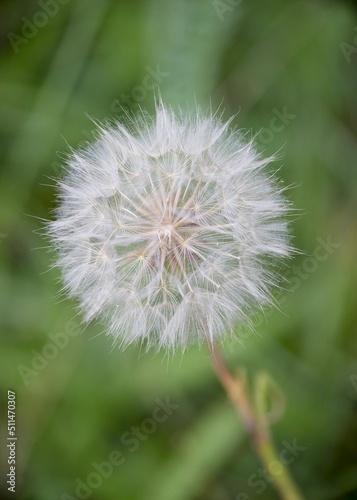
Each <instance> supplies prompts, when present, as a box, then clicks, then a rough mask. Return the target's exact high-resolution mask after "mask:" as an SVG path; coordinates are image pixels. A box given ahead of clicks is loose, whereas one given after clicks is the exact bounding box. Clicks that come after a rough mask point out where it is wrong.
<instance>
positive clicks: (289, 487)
mask: <svg viewBox="0 0 357 500" xmlns="http://www.w3.org/2000/svg"><path fill="white" fill-rule="evenodd" d="M209 349H210V353H211V358H212V362H213V366H214V368H215V371H216V373H217V375H218V378H219V379H220V381H221V384H222V386H223V387H224V389H225V391H226V393H227V395H228V397H229V399H230V400H231V402H232V404H233V406H234V408H235V409H236V411H237V413H238V415H239V416H240V417H241V419H242V422H243V425H244V428H245V430H246V431H247V433H248V434H249V435H250V437H251V441H252V445H253V447H254V448H255V451H256V453H257V455H258V456H259V458H260V460H261V462H262V464H263V465H264V468H265V469H266V470H267V471H268V474H269V475H270V476H271V478H272V479H273V481H272V482H273V483H274V486H275V488H276V490H277V491H278V493H279V495H280V497H281V499H282V500H303V496H302V495H301V493H300V492H299V490H298V488H297V486H296V485H295V483H294V480H293V478H292V476H291V475H290V472H289V470H288V468H287V467H286V464H285V463H283V462H282V460H281V459H280V458H279V456H278V454H277V451H276V449H275V446H274V443H273V440H272V437H271V434H270V432H269V427H268V423H267V419H265V418H264V416H262V415H260V416H258V414H257V412H256V411H255V409H254V406H253V404H252V403H251V400H250V397H249V394H248V390H247V384H246V380H245V378H244V376H242V374H240V375H239V374H238V375H237V376H236V377H234V376H233V375H232V373H231V372H230V371H229V369H228V368H227V365H226V364H225V362H224V360H223V358H222V356H221V353H220V352H219V350H218V349H217V347H216V346H215V345H213V344H210V343H209ZM273 463H274V467H273Z"/></svg>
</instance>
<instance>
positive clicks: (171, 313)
mask: <svg viewBox="0 0 357 500" xmlns="http://www.w3.org/2000/svg"><path fill="white" fill-rule="evenodd" d="M271 160H272V159H271V158H268V159H264V158H262V157H261V156H260V155H259V154H258V153H257V152H256V150H255V148H254V144H253V142H252V141H247V140H246V139H245V138H244V136H243V135H242V134H241V133H240V132H239V131H236V130H233V129H231V128H230V126H229V123H222V122H221V120H220V119H218V118H217V117H216V116H214V115H209V116H208V117H207V116H204V115H203V114H202V113H201V112H199V111H197V112H195V113H192V114H184V113H180V114H175V113H174V112H173V111H172V110H171V109H169V108H166V107H164V106H163V104H162V103H161V104H159V106H158V108H157V110H156V116H155V117H154V118H153V119H152V120H148V119H147V117H143V116H142V117H139V118H138V119H136V120H133V121H132V122H131V124H130V128H128V127H126V126H125V125H123V124H121V123H116V124H115V125H112V126H107V127H101V126H100V127H99V133H98V137H97V138H96V140H95V141H94V143H93V144H91V145H88V146H87V147H86V148H84V149H82V150H80V151H77V152H73V153H72V154H71V155H70V157H69V159H68V162H67V170H66V174H65V177H64V179H63V180H61V181H60V182H59V206H58V208H57V211H56V219H55V220H54V221H52V222H50V223H49V225H48V229H49V234H50V238H51V240H52V242H53V244H54V245H55V247H56V249H57V259H56V265H57V266H58V267H60V268H61V270H62V273H63V282H64V289H65V291H67V292H68V293H69V294H70V295H71V296H73V297H76V298H77V299H78V300H79V307H80V309H81V311H82V313H83V317H84V320H85V321H87V322H88V321H91V320H93V319H94V318H95V319H99V320H101V321H103V322H104V323H105V324H106V331H107V332H108V334H109V335H111V336H112V337H113V339H114V341H115V343H118V344H120V345H121V346H123V347H124V346H126V345H128V344H131V343H133V342H145V343H146V345H147V346H148V347H150V346H152V345H156V346H158V347H159V348H160V347H163V348H167V349H173V348H176V347H183V348H184V347H186V346H187V345H189V344H192V343H200V342H203V341H205V340H209V341H214V340H217V339H218V338H221V337H222V336H224V335H225V334H227V333H229V332H232V331H233V329H234V327H235V325H236V324H237V323H238V322H239V321H247V313H248V312H249V311H250V310H251V308H252V307H253V306H254V305H255V306H263V305H265V304H267V303H269V302H270V301H271V289H272V287H273V286H274V285H275V284H276V283H277V281H278V280H277V275H276V274H275V273H274V266H273V265H272V263H274V262H275V261H276V260H277V259H281V258H284V257H287V256H288V255H289V253H290V247H289V238H288V230H287V222H286V214H287V212H288V211H289V206H288V203H287V201H286V200H285V199H284V197H283V195H282V189H281V188H278V186H277V182H276V180H275V177H274V175H272V174H271V172H267V168H266V167H267V165H268V164H269V163H270V162H271Z"/></svg>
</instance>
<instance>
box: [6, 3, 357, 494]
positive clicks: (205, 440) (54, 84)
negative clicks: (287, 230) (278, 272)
mask: <svg viewBox="0 0 357 500" xmlns="http://www.w3.org/2000/svg"><path fill="white" fill-rule="evenodd" d="M44 5H45V6H47V7H48V8H50V7H49V5H52V9H54V10H52V11H51V12H52V14H51V15H50V14H46V11H45V10H44V9H45V8H44V7H43V6H44ZM47 7H46V8H47ZM1 9H2V15H1V19H2V23H1V28H0V29H1V32H2V36H3V44H2V47H1V62H0V66H1V75H2V76H1V81H0V97H1V99H0V111H1V115H2V119H1V120H0V141H1V146H2V148H1V150H2V153H1V155H2V156H1V159H2V169H1V172H0V176H1V183H0V200H1V213H0V266H1V274H0V290H1V296H2V300H1V304H0V317H1V338H0V346H1V349H0V365H1V367H2V377H1V380H0V401H1V407H0V415H1V417H0V418H1V419H2V422H4V425H5V420H6V419H4V416H5V410H6V408H5V400H6V394H7V390H8V389H13V390H15V391H16V393H17V403H18V410H17V434H18V456H17V459H18V460H17V481H18V483H17V490H18V495H17V498H21V499H23V500H32V499H35V500H48V499H52V498H53V499H55V498H61V499H62V500H63V499H64V498H66V496H65V493H67V495H69V498H71V495H72V497H75V489H76V484H77V483H76V480H77V478H79V479H81V480H82V481H84V482H87V479H88V476H89V475H90V474H91V473H93V472H95V470H96V469H95V467H94V466H93V462H95V463H102V462H103V461H106V462H108V461H109V457H110V454H111V453H112V452H113V450H119V451H121V453H122V454H123V457H124V462H123V463H122V464H120V465H113V464H112V469H113V470H112V472H111V473H110V474H108V477H103V476H101V481H100V483H101V484H100V486H97V487H93V488H91V495H90V498H91V499H92V500H96V499H100V500H112V499H116V500H117V499H123V500H138V499H151V498H155V499H160V500H161V499H162V500H164V499H167V500H174V499H175V500H179V499H180V500H181V499H182V500H184V499H186V500H188V499H195V500H198V499H204V500H225V499H227V500H248V499H249V500H251V499H255V498H256V497H258V496H259V495H258V492H259V488H258V487H257V486H254V480H253V479H252V475H259V469H260V468H261V465H260V464H259V462H258V460H257V458H256V457H255V456H254V453H253V451H252V449H251V447H250V446H249V444H248V440H247V437H246V436H244V434H243V430H242V428H241V424H240V422H239V420H238V418H237V417H236V415H235V413H234V410H233V409H232V408H231V407H230V405H229V404H228V402H227V400H226V398H225V395H224V394H223V390H222V389H221V387H220V386H219V384H218V382H217V381H216V379H215V375H214V373H213V370H212V368H211V366H210V363H209V359H208V355H207V352H206V351H205V350H204V349H201V350H199V349H197V348H192V349H191V350H189V351H188V352H187V353H185V354H183V355H182V354H177V355H175V356H170V358H169V359H168V358H167V357H166V356H165V354H164V353H159V354H155V353H151V352H150V353H144V352H140V351H139V349H137V348H130V349H127V350H126V351H125V352H120V351H118V350H116V349H114V350H111V344H110V342H109V341H108V340H107V339H106V337H105V336H104V335H100V334H101V333H102V327H101V325H95V324H93V325H90V326H88V327H87V328H85V329H84V327H83V326H81V325H80V320H79V318H78V317H77V316H75V314H76V312H75V311H74V309H73V304H72V303H71V302H70V301H69V300H67V299H63V298H62V297H60V296H59V294H58V292H59V288H60V285H59V283H58V281H57V279H58V278H59V276H58V273H57V272H55V271H49V272H47V270H48V268H49V266H50V262H51V255H50V253H49V252H48V251H47V248H46V243H45V242H44V240H43V238H42V237H41V236H40V235H39V234H38V230H39V229H41V227H42V220H43V219H48V218H50V217H51V211H52V209H53V208H54V206H55V190H54V187H53V184H54V183H53V181H52V180H51V178H53V177H57V176H58V175H60V171H61V167H60V165H61V161H62V158H63V155H64V154H66V153H67V152H68V151H69V150H70V148H71V147H74V148H75V147H77V146H78V145H80V144H81V143H83V141H87V140H90V137H91V130H92V129H93V123H92V122H91V120H90V119H89V118H88V115H90V116H91V117H93V118H95V119H99V120H104V121H105V120H113V119H115V118H117V117H119V118H120V119H123V118H124V115H125V112H128V111H130V110H131V111H133V112H135V110H137V109H138V106H142V107H145V108H147V109H149V110H152V109H153V107H154V98H155V95H154V94H155V92H154V91H153V90H152V89H151V84H152V78H153V79H154V83H159V85H160V91H161V94H162V96H163V98H164V99H165V101H167V102H168V103H171V104H172V105H173V106H177V105H181V106H183V107H185V106H192V105H194V103H195V102H197V103H198V104H200V105H202V106H203V107H207V106H209V105H212V108H213V109H216V108H217V107H218V106H219V105H220V104H221V103H223V104H222V108H221V109H222V110H223V111H224V115H225V116H227V117H228V116H230V115H232V114H236V118H235V121H234V123H235V125H236V126H237V127H240V128H243V129H246V130H247V133H248V135H250V134H251V133H253V134H254V135H256V138H257V143H258V145H259V148H260V149H261V150H262V151H264V152H265V154H273V153H275V152H277V151H279V159H278V160H277V162H278V163H277V164H278V166H281V168H280V175H281V177H282V179H283V181H284V183H285V184H286V185H293V187H292V189H291V190H290V191H289V197H290V199H291V201H292V203H293V205H294V206H295V207H296V208H297V209H299V211H300V212H299V215H298V217H296V220H294V222H293V224H292V227H293V233H294V236H295V239H294V244H295V245H296V246H297V247H298V248H300V249H302V251H303V253H302V254H301V255H298V256H297V257H295V258H294V260H292V261H291V266H289V267H287V268H286V269H284V270H283V273H284V276H285V277H286V278H287V280H290V282H287V283H286V285H285V290H284V291H283V292H281V293H278V294H277V301H278V303H279V304H280V309H281V311H278V310H268V311H266V312H265V315H263V314H262V313H260V314H257V316H256V318H255V320H254V324H255V332H254V333H253V332H251V331H250V330H247V331H237V335H238V339H239V342H237V341H235V340H230V341H228V342H227V343H226V344H225V346H224V355H225V357H226V358H227V360H228V362H229V364H230V365H231V366H232V368H234V367H238V366H240V365H244V366H247V368H248V371H249V375H250V378H251V379H252V378H253V377H254V375H255V374H256V373H258V372H260V371H264V370H265V371H267V372H268V373H270V374H271V375H272V377H273V378H274V380H275V381H277V382H278V384H279V386H280V388H281V389H282V390H283V392H284V394H285V398H286V405H287V409H286V413H285V414H284V416H283V417H282V419H281V420H280V421H279V423H277V424H275V425H274V426H273V434H274V440H275V443H276V445H277V448H278V450H279V449H281V448H282V447H283V446H284V444H283V443H284V442H285V441H288V442H292V441H293V440H296V441H297V443H299V445H300V446H302V447H305V448H306V449H305V450H304V451H302V452H301V453H300V454H299V456H298V457H297V458H296V460H294V461H293V462H292V463H291V465H290V468H291V471H292V474H293V476H294V477H295V479H296V481H297V483H298V484H299V485H300V488H301V490H302V491H303V492H304V494H305V495H306V498H311V499H314V500H320V499H321V500H325V499H326V500H328V499H331V500H332V499H350V498H351V499H352V498H356V495H357V474H356V472H357V468H356V463H357V452H356V446H355V443H356V439H357V426H356V423H355V422H356V418H355V417H356V409H357V363H356V350H357V349H356V347H357V342H356V333H357V329H356V324H357V321H356V310H357V302H356V294H355V283H356V280H357V267H356V265H355V255H356V243H357V233H356V229H355V213H356V201H357V185H356V166H355V158H356V157H357V144H356V133H357V121H356V113H355V109H356V106H355V105H356V92H355V82H356V68H357V66H356V63H357V45H356V41H357V29H356V25H357V22H356V16H355V14H356V13H355V12H354V11H353V10H352V3H347V2H346V3H343V2H316V3H315V2H300V1H297V0H294V1H292V2H283V1H282V0H270V1H264V2H263V1H260V2H247V1H242V2H240V3H239V2H234V1H232V0H222V1H205V0H190V1H189V0H173V1H172V2H165V1H164V0H150V1H144V0H141V1H139V0H136V1H133V2H124V1H118V2H114V1H109V0H105V1H104V0H102V1H100V2H98V1H97V2H95V1H94V0H87V1H84V0H71V1H70V2H59V1H57V0H47V1H46V0H44V2H42V3H41V2H37V1H33V0H31V1H30V2H29V1H25V0H22V1H18V2H16V6H15V3H14V2H11V1H10V0H8V1H6V2H2V5H1ZM55 11H56V12H55ZM53 12H55V14H53ZM41 13H42V18H41V17H40V14H41ZM46 16H47V21H46V22H42V24H43V25H42V26H38V27H36V24H40V22H41V19H42V21H43V20H44V19H46ZM28 23H30V25H32V28H31V26H30V25H29V24H28ZM34 23H35V24H34ZM31 29H32V31H31ZM29 33H32V36H29ZM11 34H15V35H17V38H16V36H15V37H14V36H13V35H11ZM18 37H22V38H21V41H19V40H20V39H19V38H18ZM148 75H149V76H148ZM251 131H252V132H251ZM331 242H332V244H331ZM55 342H57V343H58V345H57V347H56V346H55ZM51 346H52V350H51ZM53 346H54V347H53ZM41 356H42V357H41ZM50 357H52V358H53V359H49V358H50ZM167 398H169V399H170V401H172V403H173V404H174V405H177V408H175V409H174V410H173V411H172V412H171V413H170V414H167V415H166V417H167V418H165V419H163V418H162V421H157V420H155V419H154V417H153V415H154V414H155V408H157V406H158V404H159V403H158V400H159V401H161V402H165V401H166V399H167ZM160 415H161V416H162V413H160ZM147 419H152V421H153V422H154V424H155V430H154V431H152V432H151V430H150V429H152V428H150V425H151V424H150V423H149V421H148V420H147ZM154 424H152V425H154ZM133 428H134V430H133ZM135 428H139V432H141V434H140V436H141V437H137V436H136V437H135V432H137V431H136V430H135ZM2 430H3V431H5V430H6V429H5V427H2ZM133 433H134V434H133ZM128 439H131V441H129V444H128ZM135 440H136V441H135ZM130 443H131V444H130ZM134 443H135V444H137V447H135V446H134ZM1 447H2V449H1V453H3V451H4V449H3V444H1ZM134 448H135V450H134ZM108 463H109V462H108ZM6 472H7V464H6V457H5V456H4V459H3V460H2V461H1V479H2V481H3V483H2V488H3V489H2V490H1V491H2V493H1V495H2V498H3V497H5V495H6V494H7V487H6V484H5V482H4V477H5V473H6ZM260 479H261V476H260ZM89 482H90V481H89ZM94 482H95V481H94ZM261 482H262V483H263V486H264V489H263V493H262V495H261V496H260V498H264V499H267V500H269V499H274V498H277V497H276V493H275V492H274V490H273V488H272V485H271V484H270V483H269V482H268V481H264V480H263V481H262V479H261ZM252 483H253V485H252ZM263 486H262V485H261V488H262V487H263ZM244 493H245V494H246V496H244ZM62 495H64V496H62Z"/></svg>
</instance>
